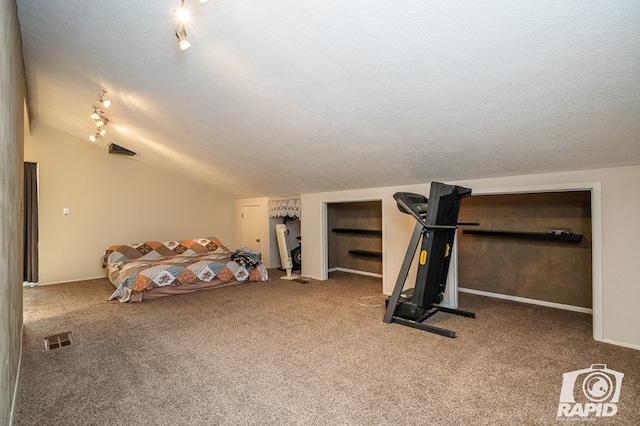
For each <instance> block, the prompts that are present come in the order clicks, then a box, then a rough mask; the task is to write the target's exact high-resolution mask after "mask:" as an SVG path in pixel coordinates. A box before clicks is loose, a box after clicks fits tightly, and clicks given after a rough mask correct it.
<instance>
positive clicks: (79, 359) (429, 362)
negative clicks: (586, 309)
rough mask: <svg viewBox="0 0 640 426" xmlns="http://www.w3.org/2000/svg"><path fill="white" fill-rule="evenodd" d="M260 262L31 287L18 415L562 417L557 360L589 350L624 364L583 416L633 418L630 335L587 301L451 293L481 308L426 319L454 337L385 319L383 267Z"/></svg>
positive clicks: (582, 356) (547, 420)
mask: <svg viewBox="0 0 640 426" xmlns="http://www.w3.org/2000/svg"><path fill="white" fill-rule="evenodd" d="M270 273H271V275H272V279H271V281H268V282H264V283H245V284H241V285H237V286H232V287H227V288H220V289H214V290H208V291H203V292H199V293H193V294H187V295H180V296H172V297H166V298H163V299H157V300H150V301H145V302H142V303H136V304H121V303H119V302H107V301H106V299H107V297H108V296H109V295H110V294H111V292H112V291H113V286H112V285H111V284H110V283H109V282H108V281H107V280H106V279H104V280H91V281H84V282H77V283H69V284H61V285H55V286H43V287H36V288H25V291H24V305H25V326H24V343H23V353H22V364H21V370H20V377H19V385H18V395H17V400H16V407H15V411H14V425H16V426H17V425H63V424H64V425H272V424H273V425H548V424H558V423H559V420H558V419H557V418H556V413H557V409H558V402H559V397H560V390H561V386H562V380H563V376H562V375H563V373H566V372H570V371H574V370H580V369H585V368H589V367H590V366H591V365H592V364H606V365H607V367H608V368H610V369H613V370H616V371H619V372H622V373H624V374H625V376H624V379H623V381H622V388H621V393H620V400H619V402H618V403H617V409H618V411H617V414H616V415H615V416H613V417H609V418H598V419H594V418H591V419H590V420H597V424H606V425H619V424H620V425H638V424H640V377H639V373H640V351H636V350H633V349H629V348H623V347H619V346H614V345H610V344H605V343H599V342H596V341H594V340H593V339H592V337H591V316H589V315H586V314H580V313H575V312H568V311H561V310H556V309H551V308H545V307H540V306H533V305H526V304H520V303H515V302H509V301H504V300H498V299H491V298H486V297H481V296H474V295H468V294H460V308H461V309H465V310H470V311H474V312H476V314H477V318H476V319H469V318H463V317H458V316H455V315H450V314H444V313H439V314H437V315H436V316H435V317H433V318H431V319H429V320H428V322H429V323H431V324H434V325H437V326H439V327H444V328H448V329H452V330H455V331H456V332H457V338H455V339H449V338H446V337H442V336H438V335H434V334H430V333H426V332H424V331H420V330H415V329H412V328H408V327H404V326H401V325H398V324H385V323H383V321H382V317H383V315H384V307H383V306H381V305H380V303H382V302H383V300H384V298H383V297H382V295H381V288H382V285H381V281H380V280H379V279H377V278H371V277H365V276H358V275H352V274H347V273H341V272H336V273H333V274H331V276H330V279H329V280H327V281H316V280H310V282H309V283H307V284H301V283H296V282H291V281H286V280H280V279H278V275H279V274H280V273H279V272H278V271H275V270H271V271H270ZM62 332H71V333H72V344H71V345H70V346H65V347H61V348H58V349H54V350H50V351H45V346H44V338H45V337H47V336H50V335H55V334H58V333H62ZM580 380H582V379H580ZM576 386H579V384H577V385H576ZM576 392H577V393H578V394H579V390H578V391H576ZM560 420H565V421H566V419H560ZM588 420H589V419H588Z"/></svg>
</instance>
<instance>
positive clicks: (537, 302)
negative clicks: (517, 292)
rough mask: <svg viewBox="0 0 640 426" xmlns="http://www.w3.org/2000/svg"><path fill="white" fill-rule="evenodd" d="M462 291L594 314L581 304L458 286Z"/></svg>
mask: <svg viewBox="0 0 640 426" xmlns="http://www.w3.org/2000/svg"><path fill="white" fill-rule="evenodd" d="M458 291H459V292H460V293H470V294H477V295H478V296H486V297H494V298H496V299H504V300H511V301H514V302H521V303H530V304H532V305H540V306H546V307H548V308H556V309H564V310H565V311H573V312H581V313H583V314H593V309H591V308H583V307H581V306H573V305H565V304H562V303H554V302H546V301H544V300H536V299H529V298H526V297H518V296H510V295H508V294H500V293H492V292H489V291H481V290H474V289H471V288H464V287H458Z"/></svg>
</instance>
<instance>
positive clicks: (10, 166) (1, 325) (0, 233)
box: [0, 0, 26, 425]
mask: <svg viewBox="0 0 640 426" xmlns="http://www.w3.org/2000/svg"><path fill="white" fill-rule="evenodd" d="M0 28H1V29H2V37H0V271H1V272H0V425H7V424H10V421H11V420H10V419H11V410H12V405H13V398H14V394H15V388H16V383H17V380H18V371H19V369H20V350H21V342H22V338H21V336H22V188H23V186H22V185H23V182H22V180H23V161H22V152H23V150H22V139H23V129H24V127H23V126H24V124H23V114H24V97H25V87H26V85H25V80H24V67H23V63H22V50H21V41H20V31H19V28H18V17H17V13H16V4H15V2H14V1H12V0H0Z"/></svg>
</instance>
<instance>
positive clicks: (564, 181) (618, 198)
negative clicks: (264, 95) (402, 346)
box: [301, 166, 640, 349]
mask: <svg viewBox="0 0 640 426" xmlns="http://www.w3.org/2000/svg"><path fill="white" fill-rule="evenodd" d="M584 182H600V186H601V194H602V213H601V214H602V230H601V233H602V257H601V259H600V260H601V264H602V271H601V273H602V287H603V291H602V330H601V333H602V339H603V340H604V341H608V342H612V343H617V344H622V345H626V346H631V347H635V348H638V349H640V327H638V326H637V324H640V309H638V306H637V301H638V300H640V285H638V279H639V278H638V277H640V262H638V261H637V259H638V255H639V254H640V249H639V248H638V241H640V223H639V222H638V221H637V217H638V212H639V211H640V189H639V188H638V183H639V182H640V166H632V167H620V168H611V169H599V170H584V171H576V172H561V173H549V174H540V175H529V176H516V177H505V178H495V179H482V180H468V181H458V182H449V183H456V184H458V185H462V186H467V187H469V188H472V189H473V190H474V191H475V190H490V189H491V188H495V189H498V188H500V189H502V188H504V189H507V190H509V188H522V187H528V186H531V187H536V186H540V185H572V184H580V183H584ZM396 191H408V192H417V193H422V194H425V195H428V193H429V184H424V185H413V186H405V187H393V188H373V189H365V190H357V191H340V192H329V193H316V194H303V195H302V196H301V202H302V213H301V215H302V239H303V241H304V242H305V245H304V253H303V256H304V262H303V271H302V272H303V274H304V275H308V276H311V277H314V278H319V279H322V278H324V277H323V276H322V271H323V269H322V265H323V262H325V261H326V259H325V254H324V253H323V252H322V250H323V246H322V240H323V238H325V237H323V228H322V203H323V202H335V201H352V200H365V199H382V210H383V225H382V226H383V263H384V267H383V290H384V292H385V293H386V294H390V293H391V291H392V290H393V286H394V284H395V280H396V277H397V274H398V271H399V269H400V265H401V264H402V260H403V258H404V255H405V252H406V247H407V244H408V241H409V239H410V237H411V231H412V230H413V226H414V221H413V219H412V218H411V217H409V216H408V215H404V214H399V213H398V211H397V208H396V206H395V201H394V200H393V193H395V192H396ZM594 265H595V264H594ZM452 266H453V263H452ZM596 272H598V271H596ZM594 327H595V325H594ZM595 331H596V330H595V329H594V332H595ZM597 332H598V333H600V331H599V330H598V331H597Z"/></svg>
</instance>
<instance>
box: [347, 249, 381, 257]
mask: <svg viewBox="0 0 640 426" xmlns="http://www.w3.org/2000/svg"><path fill="white" fill-rule="evenodd" d="M349 254H354V255H356V256H366V257H375V258H378V259H382V253H381V252H379V251H369V250H349Z"/></svg>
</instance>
